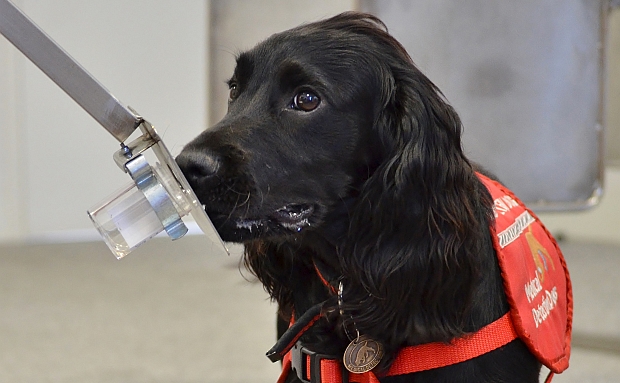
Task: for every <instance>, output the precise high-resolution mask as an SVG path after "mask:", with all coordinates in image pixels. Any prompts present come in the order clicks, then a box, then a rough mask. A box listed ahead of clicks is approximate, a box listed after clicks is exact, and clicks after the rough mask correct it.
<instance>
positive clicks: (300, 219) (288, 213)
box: [272, 203, 314, 231]
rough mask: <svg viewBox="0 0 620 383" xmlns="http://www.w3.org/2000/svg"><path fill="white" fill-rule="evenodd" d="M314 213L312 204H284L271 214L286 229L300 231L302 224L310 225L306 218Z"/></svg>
mask: <svg viewBox="0 0 620 383" xmlns="http://www.w3.org/2000/svg"><path fill="white" fill-rule="evenodd" d="M312 213H314V206H313V205H310V204H305V203H302V204H291V205H286V206H284V207H283V208H280V209H278V210H276V211H275V213H274V214H273V215H272V217H273V219H275V220H276V221H277V222H278V223H279V224H280V225H282V226H283V227H285V228H287V229H291V230H296V231H300V230H301V228H302V227H304V226H310V222H309V221H308V218H310V216H311V215H312Z"/></svg>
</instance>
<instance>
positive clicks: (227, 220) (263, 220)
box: [207, 203, 315, 237]
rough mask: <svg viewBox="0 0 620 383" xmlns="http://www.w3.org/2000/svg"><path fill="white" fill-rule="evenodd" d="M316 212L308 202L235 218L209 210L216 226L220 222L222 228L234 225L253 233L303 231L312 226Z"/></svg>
mask: <svg viewBox="0 0 620 383" xmlns="http://www.w3.org/2000/svg"><path fill="white" fill-rule="evenodd" d="M314 212H315V206H314V205H313V204H307V203H294V204H288V205H286V206H284V207H281V208H280V209H277V210H275V211H273V212H272V213H270V214H268V215H266V216H265V217H248V218H235V217H231V216H230V215H227V216H225V215H224V214H218V213H213V212H209V211H207V213H208V214H209V216H210V217H211V218H212V220H213V221H214V224H215V225H216V227H218V226H220V225H218V223H221V225H222V226H221V228H222V229H224V227H226V226H227V227H230V226H234V227H235V228H236V229H241V230H247V231H248V232H249V233H250V234H253V235H261V234H266V233H267V232H274V233H277V232H279V233H282V229H285V231H286V232H301V231H302V229H303V228H305V227H309V226H311V221H310V218H311V217H312V215H313V214H314ZM231 224H232V225H231ZM218 231H219V230H218ZM220 234H224V233H220ZM243 237H245V235H243Z"/></svg>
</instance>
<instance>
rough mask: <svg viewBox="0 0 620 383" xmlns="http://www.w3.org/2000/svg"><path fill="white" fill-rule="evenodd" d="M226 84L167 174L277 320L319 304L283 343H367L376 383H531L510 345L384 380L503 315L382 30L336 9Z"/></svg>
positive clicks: (482, 209)
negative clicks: (205, 123) (256, 285)
mask: <svg viewBox="0 0 620 383" xmlns="http://www.w3.org/2000/svg"><path fill="white" fill-rule="evenodd" d="M228 83H229V86H230V95H229V108H228V113H227V115H226V116H225V117H224V118H223V119H222V120H221V121H220V122H219V123H218V124H217V125H215V126H214V127H212V128H210V129H208V130H206V131H205V132H203V133H202V134H200V135H199V136H198V137H197V138H195V139H194V140H193V141H192V142H190V143H189V144H188V145H187V146H186V147H185V148H184V149H183V151H182V153H181V154H180V155H179V156H178V157H177V162H178V164H179V165H180V167H181V169H182V170H183V172H184V174H185V175H186V177H187V178H188V180H189V182H190V184H191V185H192V187H193V188H194V190H195V191H196V194H197V195H198V197H199V199H200V201H201V202H202V203H203V204H204V205H205V209H206V211H207V213H208V214H209V216H210V217H211V219H212V221H213V222H214V225H215V226H216V228H217V230H218V232H219V233H220V235H221V236H222V238H223V239H224V240H225V241H232V242H240V243H243V244H244V245H245V264H246V265H247V267H249V269H250V270H251V271H252V272H253V273H255V274H256V276H257V277H258V279H259V280H260V281H261V282H262V283H263V284H264V286H265V289H266V290H267V292H268V293H269V294H270V295H271V297H272V298H273V299H274V300H275V301H277V303H278V305H279V309H280V315H281V318H283V320H284V321H285V322H286V323H287V324H288V322H289V321H290V320H291V318H293V321H299V320H300V318H301V317H302V316H303V314H304V313H307V312H309V310H312V309H313V308H316V307H317V305H319V308H320V309H319V311H318V313H319V315H318V320H315V321H313V322H312V323H309V324H308V325H307V326H306V327H307V328H305V329H303V331H300V332H298V333H296V334H294V335H296V336H294V337H293V339H292V343H296V342H297V341H298V340H299V341H300V342H301V343H302V344H303V347H305V348H307V349H308V350H313V351H315V352H317V353H320V354H323V355H334V356H338V357H340V358H341V357H342V355H343V353H344V352H345V349H346V348H347V346H348V345H349V344H350V343H351V339H354V340H356V339H357V338H358V336H359V335H360V334H362V335H364V336H367V337H369V338H371V339H373V340H376V341H377V342H379V343H380V344H381V345H382V347H383V353H384V355H383V357H381V358H379V359H378V360H377V362H378V363H379V364H378V365H377V366H376V367H375V369H374V371H376V375H377V376H378V377H379V379H380V381H381V382H382V383H385V382H472V383H473V382H475V383H482V382H519V383H524V382H538V379H539V371H540V367H541V364H540V363H539V362H538V361H537V359H536V358H535V357H534V356H533V355H532V354H531V353H530V352H529V351H528V349H527V347H526V346H525V344H524V343H523V342H522V341H521V340H519V339H516V340H514V341H512V342H510V343H509V344H507V345H505V346H503V347H500V348H498V349H496V350H495V351H492V352H490V353H487V354H484V355H482V356H479V357H476V358H473V359H470V360H468V361H466V362H462V363H458V364H454V365H451V366H447V367H443V368H435V369H431V370H427V371H423V372H417V373H413V374H401V375H395V376H383V375H382V372H383V371H387V370H388V369H389V367H390V366H391V365H392V363H393V362H394V360H395V358H396V355H397V353H398V352H399V350H400V349H401V348H402V347H404V346H408V345H417V344H424V343H429V342H446V343H447V342H450V341H451V340H453V339H455V338H459V337H462V336H464V335H466V334H469V333H473V332H475V331H477V330H478V329H480V328H481V327H483V326H485V325H487V324H489V323H491V322H493V321H495V320H496V319H498V318H500V317H502V316H503V315H504V314H505V313H506V312H507V311H508V310H509V306H508V303H507V299H506V296H505V293H504V287H503V283H502V277H501V275H500V270H499V266H498V261H497V259H496V256H495V252H494V248H493V242H492V238H491V234H490V232H489V225H490V224H492V222H493V219H494V216H493V210H492V202H493V201H492V199H491V196H490V194H489V192H488V191H487V189H486V188H485V187H484V186H483V184H482V183H481V181H480V179H479V178H478V177H477V175H476V172H478V171H480V170H479V169H477V167H476V166H475V165H474V164H472V163H471V162H470V161H469V160H468V159H467V158H466V157H465V155H464V154H463V150H462V147H461V130H462V127H461V122H460V120H459V117H458V115H457V114H456V113H455V111H454V109H453V108H452V107H451V106H450V105H448V103H447V102H446V101H445V99H444V97H443V96H442V94H441V92H440V91H439V90H438V89H437V87H436V86H435V85H434V84H433V83H432V82H431V81H430V80H429V79H428V78H427V77H426V76H425V75H424V74H422V73H421V72H420V71H419V70H418V69H417V68H416V66H415V65H414V64H413V62H412V60H411V59H410V57H409V55H408V54H407V52H406V51H405V49H404V48H403V47H402V46H401V45H400V44H399V43H398V42H397V41H396V40H395V39H394V38H393V37H391V36H390V35H389V34H388V33H387V31H386V28H385V26H384V25H383V24H382V22H381V21H380V20H378V19H377V18H375V17H374V16H371V15H368V14H360V13H354V12H348V13H344V14H341V15H338V16H335V17H333V18H330V19H327V20H323V21H319V22H315V23H310V24H306V25H302V26H300V27H297V28H294V29H291V30H288V31H285V32H283V33H279V34H276V35H273V36H272V37H270V38H269V39H267V40H265V41H263V42H262V43H260V44H259V45H257V46H256V47H255V48H253V49H251V50H249V51H247V52H244V53H241V54H240V55H239V56H238V58H237V66H236V69H235V71H234V74H233V76H232V78H231V79H230V80H229V82H228ZM339 289H340V291H338V290H339ZM315 319H317V318H315ZM297 375H299V373H298V374H294V373H293V374H289V375H288V377H286V378H283V379H286V381H290V382H296V381H298V379H299V378H298V376H297Z"/></svg>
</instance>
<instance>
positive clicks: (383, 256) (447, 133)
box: [340, 31, 491, 343]
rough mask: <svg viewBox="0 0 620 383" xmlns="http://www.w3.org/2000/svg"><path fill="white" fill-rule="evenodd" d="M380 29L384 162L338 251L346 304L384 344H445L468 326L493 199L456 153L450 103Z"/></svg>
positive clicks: (456, 123) (379, 126)
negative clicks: (469, 308)
mask: <svg viewBox="0 0 620 383" xmlns="http://www.w3.org/2000/svg"><path fill="white" fill-rule="evenodd" d="M380 33H381V34H382V36H381V38H382V39H383V40H384V43H383V44H382V46H383V47H385V48H384V49H385V51H384V52H381V53H382V54H383V56H382V58H383V60H382V61H383V62H385V63H386V65H388V66H389V68H383V70H381V71H380V72H381V73H382V74H381V76H387V77H385V78H383V79H381V80H380V81H378V83H381V84H383V86H384V89H383V90H382V92H380V93H381V94H384V95H385V98H386V99H385V100H383V103H382V105H383V109H382V110H381V111H380V113H379V115H378V117H377V120H376V124H375V126H374V129H375V132H376V134H377V135H378V140H379V141H380V142H381V145H382V151H383V159H382V160H381V163H380V165H379V167H378V168H377V170H376V171H375V172H374V173H373V175H372V176H371V177H370V178H369V179H368V181H367V182H366V183H365V184H364V186H363V187H362V189H361V192H360V196H359V203H358V205H357V206H356V208H355V209H354V211H353V212H352V216H351V223H350V229H349V234H348V238H347V241H346V245H345V246H344V248H342V249H341V252H340V258H341V259H340V262H341V264H342V266H343V271H344V278H345V282H344V283H345V291H344V298H345V303H346V304H347V306H348V308H349V309H350V310H351V313H352V315H353V319H354V321H355V323H356V325H357V327H358V329H359V331H360V332H362V333H364V332H365V333H368V334H369V335H375V336H377V337H382V338H383V339H385V340H387V341H388V343H390V342H397V343H398V342H403V341H407V342H421V341H431V340H446V341H447V340H450V339H451V338H453V337H454V336H458V335H461V334H462V333H463V332H464V331H465V328H466V327H467V323H463V318H464V317H465V316H466V315H465V314H466V312H467V310H468V307H469V303H470V301H471V298H472V289H473V286H474V284H475V283H476V281H477V279H478V278H479V275H480V273H481V272H483V270H480V262H481V261H480V259H481V252H482V249H481V246H482V244H483V243H485V236H486V238H487V239H488V236H489V232H488V224H489V221H490V217H491V210H490V204H491V203H490V197H489V196H488V193H487V192H486V191H485V190H484V189H483V187H482V186H481V184H480V182H479V181H478V179H477V177H476V175H475V172H474V171H473V169H472V166H471V165H470V163H469V162H468V160H467V159H466V158H465V156H464V155H463V151H462V148H461V122H460V120H459V117H458V115H457V114H456V112H455V111H454V109H453V108H452V107H451V106H450V105H448V104H447V102H446V101H445V100H444V97H443V96H442V94H441V93H440V92H439V90H438V89H437V88H436V87H435V85H434V84H433V83H432V82H431V81H430V80H429V79H428V78H427V77H425V76H424V75H423V74H422V73H421V72H420V71H419V70H418V69H417V68H416V67H415V66H414V64H413V63H412V61H411V59H410V58H409V56H408V55H407V53H406V52H405V50H404V49H403V48H402V47H401V46H400V44H399V43H398V42H396V41H395V40H394V39H392V38H391V37H389V35H387V33H383V31H380ZM377 328H381V329H391V330H386V331H392V332H391V333H383V334H373V331H377V330H376V329H377ZM403 337H406V338H405V339H404V338H403Z"/></svg>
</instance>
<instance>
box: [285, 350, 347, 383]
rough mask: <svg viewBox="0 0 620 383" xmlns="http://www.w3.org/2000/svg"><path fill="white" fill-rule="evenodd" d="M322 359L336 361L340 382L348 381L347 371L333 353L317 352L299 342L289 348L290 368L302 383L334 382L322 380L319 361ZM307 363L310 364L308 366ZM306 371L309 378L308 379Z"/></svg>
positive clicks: (345, 382)
mask: <svg viewBox="0 0 620 383" xmlns="http://www.w3.org/2000/svg"><path fill="white" fill-rule="evenodd" d="M323 359H326V360H333V361H338V364H339V365H340V369H341V376H342V380H341V382H342V383H349V372H348V371H347V370H346V369H345V368H344V366H343V365H342V364H341V363H340V362H339V358H338V357H337V356H333V355H325V354H319V353H316V352H314V351H312V350H309V349H308V348H306V347H304V346H303V345H302V344H301V342H297V343H295V345H294V346H293V348H292V349H291V369H292V370H293V371H294V372H295V375H297V378H299V380H301V381H302V382H303V383H335V382H334V380H330V381H329V382H324V381H323V377H322V376H321V361H322V360H323ZM308 363H310V365H309V366H308ZM308 372H309V373H310V379H308Z"/></svg>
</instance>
